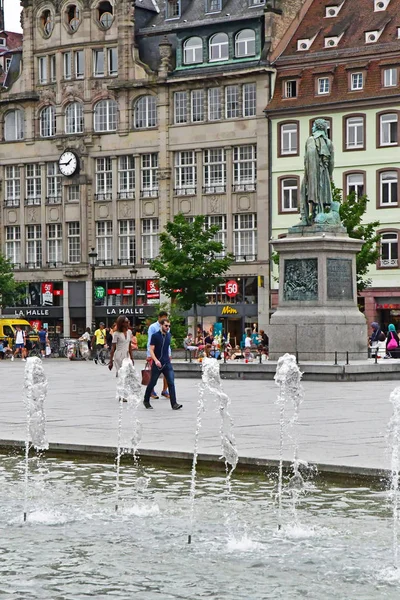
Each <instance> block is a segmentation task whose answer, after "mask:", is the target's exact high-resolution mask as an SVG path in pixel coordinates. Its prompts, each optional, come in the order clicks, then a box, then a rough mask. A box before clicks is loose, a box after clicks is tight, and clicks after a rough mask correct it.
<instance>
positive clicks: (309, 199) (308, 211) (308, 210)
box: [300, 119, 334, 225]
mask: <svg viewBox="0 0 400 600" xmlns="http://www.w3.org/2000/svg"><path fill="white" fill-rule="evenodd" d="M327 128H328V123H327V121H325V120H324V119H316V121H314V124H313V128H312V134H311V135H310V137H309V138H308V139H307V142H306V151H305V156H304V179H303V183H302V185H301V201H300V214H301V222H300V225H312V223H315V222H321V221H318V215H320V214H325V212H326V211H325V209H326V208H331V204H332V189H331V181H332V173H333V166H334V159H333V144H332V142H331V140H330V139H329V138H328V135H327ZM322 222H323V219H322Z"/></svg>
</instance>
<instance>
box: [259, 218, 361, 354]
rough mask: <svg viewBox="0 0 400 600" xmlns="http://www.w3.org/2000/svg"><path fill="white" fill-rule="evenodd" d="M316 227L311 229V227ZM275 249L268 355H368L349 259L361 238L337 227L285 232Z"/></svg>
mask: <svg viewBox="0 0 400 600" xmlns="http://www.w3.org/2000/svg"><path fill="white" fill-rule="evenodd" d="M315 229H317V228H315ZM272 244H273V246H274V249H275V250H276V251H277V252H279V273H280V281H279V303H278V308H277V310H276V312H275V313H274V314H273V315H272V317H271V320H270V326H269V328H268V335H269V349H270V358H271V359H273V360H276V359H278V358H279V356H282V354H284V353H285V352H289V353H298V355H299V359H300V360H312V361H332V360H333V359H334V353H335V352H338V353H339V355H340V356H341V358H342V359H343V355H344V354H345V353H346V352H348V353H349V358H350V359H351V360H357V359H366V358H367V356H368V338H367V324H366V320H365V317H364V315H363V314H362V313H361V312H360V311H359V310H358V307H357V287H356V264H355V257H356V254H357V252H358V251H359V250H360V249H361V246H362V242H361V241H360V240H356V239H353V238H350V237H349V236H348V235H347V233H346V232H345V231H343V228H342V227H339V228H337V229H334V228H326V230H325V231H324V230H323V228H321V227H320V226H319V227H318V229H317V230H313V228H310V227H305V228H304V230H300V229H299V230H297V231H296V230H295V231H293V229H292V230H291V232H290V233H289V234H288V236H287V237H286V238H282V239H279V240H274V241H273V242H272Z"/></svg>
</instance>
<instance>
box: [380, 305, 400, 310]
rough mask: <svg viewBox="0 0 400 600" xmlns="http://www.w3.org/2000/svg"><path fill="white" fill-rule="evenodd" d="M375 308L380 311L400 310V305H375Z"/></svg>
mask: <svg viewBox="0 0 400 600" xmlns="http://www.w3.org/2000/svg"><path fill="white" fill-rule="evenodd" d="M375 308H376V309H378V310H387V309H399V308H400V304H375Z"/></svg>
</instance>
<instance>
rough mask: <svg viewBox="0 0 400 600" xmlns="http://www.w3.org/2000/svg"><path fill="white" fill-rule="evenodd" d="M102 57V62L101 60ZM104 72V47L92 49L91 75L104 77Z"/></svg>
mask: <svg viewBox="0 0 400 600" xmlns="http://www.w3.org/2000/svg"><path fill="white" fill-rule="evenodd" d="M100 59H102V62H101V60H100ZM105 74H106V53H105V51H104V48H96V49H95V50H93V77H104V76H105Z"/></svg>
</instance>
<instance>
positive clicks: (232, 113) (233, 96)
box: [225, 85, 240, 119]
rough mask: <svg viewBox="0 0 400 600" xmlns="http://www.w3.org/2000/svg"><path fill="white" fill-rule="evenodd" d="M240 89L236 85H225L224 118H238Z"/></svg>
mask: <svg viewBox="0 0 400 600" xmlns="http://www.w3.org/2000/svg"><path fill="white" fill-rule="evenodd" d="M239 98H240V89H239V86H238V85H227V86H226V88H225V118H226V119H234V118H236V117H240V102H239Z"/></svg>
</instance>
